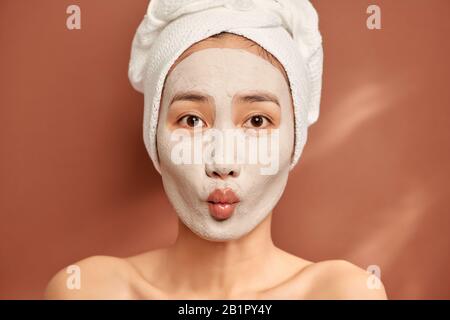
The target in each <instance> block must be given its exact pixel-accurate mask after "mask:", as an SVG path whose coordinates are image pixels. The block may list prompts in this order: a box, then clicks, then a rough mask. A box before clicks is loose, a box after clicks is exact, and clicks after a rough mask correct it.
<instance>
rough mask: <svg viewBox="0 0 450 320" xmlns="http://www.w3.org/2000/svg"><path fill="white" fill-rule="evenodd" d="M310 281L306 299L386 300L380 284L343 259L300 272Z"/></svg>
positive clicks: (324, 262) (325, 262)
mask: <svg viewBox="0 0 450 320" xmlns="http://www.w3.org/2000/svg"><path fill="white" fill-rule="evenodd" d="M303 277H306V278H309V279H311V286H310V289H309V290H308V294H307V298H308V299H347V300H385V299H387V295H386V291H385V288H384V285H383V283H382V282H381V280H379V279H378V278H374V277H375V276H374V275H372V274H371V273H369V272H367V271H366V270H364V269H362V268H360V267H358V266H356V265H354V264H352V263H351V262H349V261H346V260H326V261H322V262H317V263H313V264H311V265H310V266H308V267H307V268H305V270H304V272H303Z"/></svg>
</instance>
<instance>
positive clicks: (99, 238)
mask: <svg viewBox="0 0 450 320" xmlns="http://www.w3.org/2000/svg"><path fill="white" fill-rule="evenodd" d="M313 3H314V5H315V6H316V8H317V10H318V12H319V15H320V24H321V30H322V34H323V38H324V50H325V66H324V69H325V71H324V86H323V97H322V107H321V116H320V118H319V122H318V123H317V124H315V125H314V126H313V127H311V130H310V136H309V137H310V138H309V142H308V144H307V145H306V148H305V151H304V154H303V157H302V158H301V160H300V163H299V165H298V166H297V167H296V169H295V171H294V172H293V174H292V176H291V179H290V182H289V184H288V188H287V190H286V192H285V194H284V196H283V198H282V200H281V202H280V203H279V205H278V207H277V209H276V210H275V215H274V226H273V234H274V239H275V241H276V243H277V244H278V245H279V246H281V247H282V248H284V249H285V250H288V251H290V252H292V253H295V254H297V255H299V256H302V257H304V258H307V259H310V260H313V261H319V260H324V259H336V258H342V259H347V260H350V261H351V262H353V263H355V264H357V265H359V266H361V267H362V268H366V267H367V266H369V265H371V264H376V265H379V266H380V267H381V272H382V274H381V277H382V280H383V282H384V284H385V286H386V289H387V292H388V296H389V298H391V299H405V298H426V299H428V298H446V299H449V298H450V274H449V273H448V271H449V270H450V256H449V251H450V250H449V244H450V234H449V231H450V214H449V206H450V188H449V187H450V179H449V178H450V148H449V146H450V109H449V107H450V93H449V91H450V88H449V84H450V68H449V62H448V59H449V56H450V45H449V41H448V39H449V31H450V21H449V20H448V13H449V12H450V1H448V0H430V1H424V0H396V1H391V0H372V1H365V0H340V1H334V0H316V1H313ZM372 3H375V4H378V5H380V6H381V9H382V27H383V29H382V30H375V31H371V30H368V29H367V28H366V26H365V21H366V18H367V14H366V8H367V7H368V5H369V4H372ZM69 4H78V5H80V6H81V10H82V30H75V31H69V30H67V29H66V24H65V23H66V17H67V14H66V8H67V6H68V5H69ZM146 6H147V1H146V0H139V1H137V0H134V1H125V0H121V1H119V0H116V1H111V0H102V1H100V0H95V1H93V0H84V1H61V0H40V1H25V0H14V1H13V0H6V1H5V0H0V46H1V50H0V106H1V109H0V298H19V299H24V298H41V297H42V291H43V289H44V287H45V284H46V282H47V281H48V280H49V278H50V277H51V276H52V275H53V274H54V273H55V272H56V271H57V270H59V269H60V268H62V267H64V266H66V265H68V264H70V263H73V262H75V261H77V260H79V259H81V258H84V257H87V256H90V255H97V254H102V255H115V256H128V255H132V254H136V253H139V252H141V251H144V250H148V249H152V248H157V247H160V246H163V245H167V244H169V243H170V242H171V241H173V240H174V237H175V235H176V224H175V222H176V216H175V214H174V212H173V211H172V209H171V207H170V204H169V203H168V200H167V199H166V197H165V194H164V191H163V189H162V184H161V180H160V177H159V175H158V174H157V172H156V171H155V170H154V169H153V167H152V164H151V161H150V159H149V158H148V156H147V154H146V151H145V148H144V144H143V141H142V134H141V130H142V105H143V97H142V95H141V94H139V93H138V92H135V91H134V90H133V89H132V88H131V86H130V85H129V83H128V79H127V67H128V59H129V52H130V44H131V39H132V36H133V34H134V32H135V29H136V27H137V25H138V24H139V22H140V20H141V18H142V16H143V14H144V12H145V9H146Z"/></svg>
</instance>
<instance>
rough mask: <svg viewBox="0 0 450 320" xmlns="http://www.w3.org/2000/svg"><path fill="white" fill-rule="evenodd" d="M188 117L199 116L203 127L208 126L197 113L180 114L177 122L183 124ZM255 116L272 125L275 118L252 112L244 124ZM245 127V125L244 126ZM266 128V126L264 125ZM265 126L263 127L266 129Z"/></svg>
mask: <svg viewBox="0 0 450 320" xmlns="http://www.w3.org/2000/svg"><path fill="white" fill-rule="evenodd" d="M188 117H195V118H197V119H198V120H200V121H201V122H202V123H203V126H201V127H206V126H207V124H206V121H204V120H203V119H202V117H200V116H199V115H197V114H191V113H190V114H184V115H182V116H180V117H179V118H178V120H177V121H176V123H177V124H181V122H182V121H183V120H184V119H188ZM254 117H261V118H263V119H264V120H266V121H267V122H269V124H271V125H273V124H274V122H273V120H272V119H271V118H270V117H268V116H265V115H262V114H260V113H255V114H252V115H250V116H248V117H247V119H246V120H245V121H244V122H243V124H245V123H247V122H248V121H250V120H251V119H253V118H254ZM183 126H184V127H189V128H195V127H191V126H189V125H187V124H186V125H183ZM243 126H244V125H243ZM244 127H245V126H244ZM251 128H256V129H259V128H260V127H253V126H251ZM264 128H265V127H264ZM264 128H263V129H264Z"/></svg>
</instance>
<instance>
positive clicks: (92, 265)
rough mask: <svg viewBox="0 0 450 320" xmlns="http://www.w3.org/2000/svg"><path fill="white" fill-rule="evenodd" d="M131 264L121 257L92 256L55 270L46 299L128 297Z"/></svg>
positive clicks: (48, 286) (47, 289)
mask: <svg viewBox="0 0 450 320" xmlns="http://www.w3.org/2000/svg"><path fill="white" fill-rule="evenodd" d="M131 268H132V267H131V266H130V264H129V263H128V262H127V261H126V260H125V259H122V258H116V257H110V256H92V257H89V258H86V259H83V260H80V261H77V262H75V263H73V264H71V265H69V266H67V267H65V268H63V269H61V270H60V271H58V272H57V273H56V274H55V275H54V276H53V277H52V278H51V280H50V281H49V283H48V284H47V287H46V289H45V294H44V297H45V299H52V300H53V299H69V300H71V299H127V298H130V296H131V287H130V282H129V277H130V272H131V271H132V269H131Z"/></svg>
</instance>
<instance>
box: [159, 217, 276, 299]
mask: <svg viewBox="0 0 450 320" xmlns="http://www.w3.org/2000/svg"><path fill="white" fill-rule="evenodd" d="M271 219H272V214H269V215H268V216H267V218H266V219H265V220H264V221H263V222H261V223H260V224H259V225H258V226H257V227H256V228H255V229H253V230H252V231H251V232H250V233H248V234H247V235H245V236H243V237H241V238H240V239H236V240H229V241H224V242H214V241H208V240H205V239H203V238H200V237H199V236H197V235H196V234H194V233H193V232H192V231H191V230H190V229H189V228H187V227H186V226H185V225H184V224H183V223H182V222H179V231H178V237H177V239H176V241H175V243H174V244H173V245H172V246H171V247H169V248H168V249H167V251H166V257H165V258H166V259H165V261H166V263H165V267H166V270H165V271H166V274H168V275H171V276H170V283H171V285H170V287H171V288H172V289H173V290H174V291H184V292H186V291H188V290H189V292H199V293H200V294H203V293H205V294H211V293H219V294H222V295H225V296H226V295H229V296H231V295H234V294H239V293H242V292H244V291H245V290H250V288H251V287H256V286H257V284H258V283H261V277H264V276H265V274H266V273H270V272H271V270H270V261H273V259H272V257H274V256H275V253H276V252H277V250H278V249H277V248H276V247H275V245H274V244H273V242H272V236H271Z"/></svg>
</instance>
